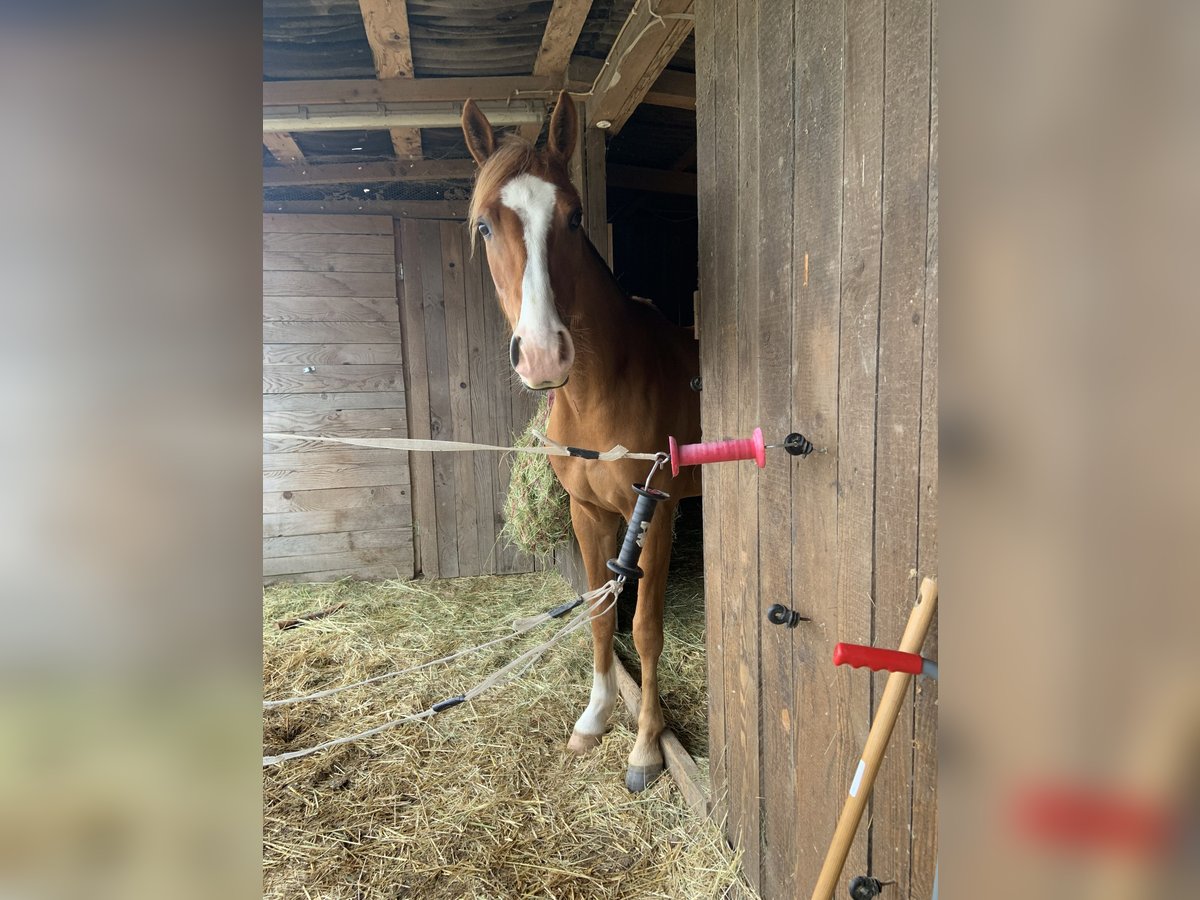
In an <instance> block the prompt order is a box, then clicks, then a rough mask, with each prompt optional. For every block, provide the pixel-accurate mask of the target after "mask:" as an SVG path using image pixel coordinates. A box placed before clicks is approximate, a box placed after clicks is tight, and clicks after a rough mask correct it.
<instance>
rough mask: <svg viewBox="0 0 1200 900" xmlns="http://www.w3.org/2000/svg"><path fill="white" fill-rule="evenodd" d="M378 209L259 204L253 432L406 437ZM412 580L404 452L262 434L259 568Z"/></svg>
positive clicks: (396, 322)
mask: <svg viewBox="0 0 1200 900" xmlns="http://www.w3.org/2000/svg"><path fill="white" fill-rule="evenodd" d="M403 362H404V357H403V354H402V352H401V340H400V317H399V310H398V307H397V303H396V265H395V255H394V247H393V237H392V220H391V218H390V217H388V216H322V215H265V216H263V431H264V432H296V433H307V434H329V435H335V436H346V437H354V436H359V437H370V436H375V437H405V436H406V435H407V432H408V425H407V422H406V419H405V396H404V378H403ZM346 575H354V576H357V577H360V578H411V577H412V575H413V539H412V512H411V504H410V498H409V469H408V459H407V457H406V455H405V454H403V453H398V452H396V451H394V450H371V449H362V448H358V447H348V446H337V445H332V444H323V443H318V442H315V441H303V440H291V439H288V440H283V439H274V438H273V439H270V440H268V439H266V438H264V439H263V579H264V581H266V582H268V583H269V582H274V581H332V580H335V579H337V578H341V577H343V576H346Z"/></svg>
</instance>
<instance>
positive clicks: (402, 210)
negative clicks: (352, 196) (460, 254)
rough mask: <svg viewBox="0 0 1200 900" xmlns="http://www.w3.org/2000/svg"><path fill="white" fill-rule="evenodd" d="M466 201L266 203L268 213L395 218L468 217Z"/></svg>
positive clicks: (463, 218)
mask: <svg viewBox="0 0 1200 900" xmlns="http://www.w3.org/2000/svg"><path fill="white" fill-rule="evenodd" d="M467 206H468V202H467V201H466V200H263V210H264V211H266V212H279V213H282V212H288V213H297V214H304V215H307V214H310V213H324V212H335V213H346V214H349V215H387V216H392V217H393V218H396V219H460V220H465V219H466V218H467Z"/></svg>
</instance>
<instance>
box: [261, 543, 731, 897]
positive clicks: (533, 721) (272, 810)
mask: <svg viewBox="0 0 1200 900" xmlns="http://www.w3.org/2000/svg"><path fill="white" fill-rule="evenodd" d="M675 574H676V575H677V576H682V577H676V578H674V579H673V586H672V596H671V597H670V598H669V599H668V610H669V611H668V621H667V640H666V649H665V650H664V654H663V664H662V674H661V676H660V677H661V681H662V687H663V694H664V703H665V706H666V713H667V716H668V721H669V724H670V725H671V727H673V728H674V729H675V730H676V731H677V733H679V734H680V737H681V739H682V740H683V741H684V743H685V745H687V746H688V747H689V749H691V750H692V751H693V752H694V753H696V752H701V753H702V752H703V747H704V745H705V741H704V724H703V723H704V717H705V710H704V704H705V702H706V701H705V696H704V678H703V648H704V638H703V599H702V591H701V589H700V585H699V569H698V567H697V568H695V570H694V571H693V572H692V573H691V577H689V571H688V569H687V565H686V564H683V565H681V566H680V567H679V570H678V571H677V572H676V573H675ZM689 585H690V586H689ZM571 595H572V591H571V589H570V587H569V586H568V585H567V583H566V582H565V581H564V580H562V579H561V578H560V577H559V576H558V575H557V574H553V573H539V574H534V575H522V576H505V577H488V578H473V579H470V578H464V579H452V580H446V581H440V582H420V581H418V582H386V583H382V584H363V583H348V582H347V583H341V584H337V585H277V586H273V587H270V588H267V589H266V590H265V591H264V602H263V606H264V621H263V645H264V660H263V663H264V664H263V677H264V693H265V696H266V697H267V698H278V697H286V696H292V695H295V694H300V693H307V692H311V691H315V690H320V689H324V688H327V687H333V686H337V685H339V684H345V683H348V682H352V681H357V680H359V679H361V678H365V677H369V676H374V675H378V674H382V673H385V672H388V671H391V670H394V669H399V668H405V667H408V666H411V665H414V664H416V663H419V662H422V661H424V660H428V659H432V658H437V657H439V656H442V655H444V654H446V653H449V652H452V651H453V650H455V649H458V648H461V647H463V646H469V645H473V644H477V643H480V642H481V641H484V640H487V639H490V638H492V637H497V636H499V635H502V634H505V633H509V632H511V622H512V621H513V620H514V619H517V618H520V617H523V616H529V615H533V614H535V613H538V612H541V611H544V610H546V609H548V608H550V607H552V606H554V605H555V604H556V603H559V602H561V601H562V600H564V599H567V598H569V597H570V596H571ZM339 602H345V603H346V606H345V607H344V608H342V609H340V610H339V611H338V612H336V613H335V614H333V615H331V616H329V617H328V618H326V619H322V620H320V621H317V622H312V623H309V624H305V625H304V626H302V627H299V628H296V629H294V630H290V631H279V630H278V629H277V628H275V627H274V624H273V622H274V620H276V619H281V618H286V617H289V616H295V615H298V614H302V613H305V612H310V611H312V610H314V609H319V608H323V607H326V606H329V605H331V604H334V603H339ZM697 625H698V626H699V630H698V631H697ZM552 631H553V626H550V625H547V626H543V627H542V628H539V629H537V630H535V631H534V632H532V633H530V634H528V635H523V636H521V637H518V638H516V639H514V640H512V641H509V642H506V643H504V644H500V645H498V646H496V647H492V648H489V649H488V650H486V651H483V652H482V653H480V654H478V655H475V656H473V657H468V658H465V659H463V660H459V661H456V662H455V663H452V664H450V665H448V666H440V667H436V668H433V669H428V670H425V671H422V672H419V673H415V674H413V675H409V676H404V677H402V678H397V679H394V680H388V681H383V682H380V683H377V684H374V685H370V686H367V687H364V688H359V689H354V690H350V691H346V692H344V693H341V694H338V695H336V696H334V697H328V698H324V699H320V700H314V701H312V702H309V703H305V704H300V705H297V706H290V707H282V708H277V709H271V710H267V711H265V712H264V753H265V754H277V753H280V752H286V751H290V750H295V749H298V748H302V747H308V746H311V745H313V744H317V743H320V742H322V741H324V740H328V739H330V738H332V737H337V736H340V735H343V734H349V733H353V732H356V731H361V730H363V729H365V728H369V727H372V726H375V725H378V724H381V723H383V722H386V721H388V720H390V719H393V718H396V717H397V716H401V715H404V714H406V713H409V712H414V711H418V710H420V709H423V708H425V707H427V706H429V704H430V703H432V702H434V701H436V700H438V699H441V698H443V697H447V696H452V695H454V694H457V693H460V692H461V691H463V690H465V689H466V688H468V687H470V686H471V685H473V684H475V682H476V681H478V680H479V678H480V677H482V675H483V674H484V673H486V672H489V671H492V670H493V669H495V668H497V667H498V666H499V665H501V664H503V663H504V662H505V661H507V660H508V659H511V658H512V656H514V655H516V654H517V653H519V652H520V651H521V650H523V649H526V648H528V647H531V646H533V645H535V644H537V643H540V642H541V641H542V640H543V639H545V638H546V637H547V636H548V635H549V634H550V633H552ZM629 649H631V648H628V647H625V648H623V649H622V650H621V652H622V655H623V656H624V657H627V658H629V657H630V654H629V653H628V652H627V651H628V650H629ZM632 659H633V660H634V661H636V654H632ZM697 667H698V671H699V678H698V681H696V672H697ZM631 669H632V670H634V671H636V666H632V667H631ZM693 681H696V683H693ZM590 684H591V649H590V637H589V636H588V634H587V632H586V629H584V630H581V631H579V632H577V633H574V634H572V635H570V636H569V637H568V638H567V639H566V640H565V641H564V642H563V643H562V644H560V645H559V646H557V647H556V648H554V649H553V650H552V651H551V652H550V653H549V654H548V655H547V656H546V657H544V658H543V659H542V661H541V662H540V663H538V664H537V665H536V666H535V667H534V668H533V669H532V670H531V671H530V672H529V673H528V675H526V676H525V677H524V678H522V679H520V680H519V681H515V682H513V683H510V684H507V685H503V686H500V687H498V688H496V689H495V690H494V691H493V692H492V693H490V694H487V695H484V696H482V697H480V698H478V699H476V700H475V701H473V702H471V703H468V704H463V705H461V706H458V707H455V708H454V709H452V710H448V711H447V712H445V713H442V714H441V715H439V716H436V717H434V718H432V719H429V720H426V721H423V722H419V723H408V724H404V725H400V726H398V727H396V728H392V729H390V730H387V731H384V732H382V733H380V734H378V735H375V736H373V737H371V738H368V739H366V740H364V741H362V742H359V743H354V744H349V745H344V746H339V747H335V748H332V749H330V750H327V751H323V752H321V753H318V754H315V755H313V756H308V757H305V758H303V759H298V760H293V761H289V762H284V763H282V764H280V765H277V766H272V767H268V768H265V769H264V775H263V777H264V857H263V859H264V862H263V865H264V872H263V880H264V896H265V897H268V898H289V900H290V898H305V897H312V898H316V897H321V898H330V900H338V898H356V900H358V898H389V900H392V898H410V897H411V898H422V900H424V898H476V897H478V898H484V897H486V898H510V897H512V898H525V897H530V898H532V897H545V898H592V897H597V898H599V897H606V898H616V897H621V898H644V897H645V898H658V897H661V898H692V897H696V898H702V897H703V898H707V897H713V898H718V897H738V898H742V897H752V896H753V894H752V892H751V891H750V890H749V889H748V888H747V887H746V885H745V883H744V881H743V879H742V878H741V876H740V872H739V869H738V860H737V858H736V856H735V855H734V854H733V853H732V852H731V851H730V850H729V849H728V847H727V846H726V845H725V843H724V840H723V837H722V835H721V833H720V830H719V828H718V827H717V826H716V825H715V824H714V823H712V822H711V821H708V820H701V819H698V818H696V817H695V816H694V815H693V814H692V813H691V812H690V811H689V810H688V809H687V807H686V805H685V804H684V802H683V800H682V798H681V796H680V795H679V792H678V790H677V789H676V787H675V786H674V784H673V783H672V781H671V777H670V775H669V774H668V775H666V776H664V777H663V778H662V779H660V780H659V781H658V782H657V783H656V784H655V785H653V786H652V787H651V789H650V790H648V791H646V792H645V793H644V794H640V795H631V794H629V793H628V792H627V791H626V790H625V787H624V783H623V776H624V769H625V757H626V755H627V754H628V752H629V750H630V748H631V747H632V744H633V734H632V732H631V728H632V727H633V724H634V723H633V722H632V721H631V720H630V717H629V715H628V713H627V712H626V710H625V708H624V706H623V705H622V704H618V715H616V716H614V727H613V730H612V732H611V733H610V734H609V735H608V736H607V737H606V739H605V741H604V743H603V744H602V745H601V747H600V748H599V749H598V750H597V751H595V752H594V753H593V754H591V755H590V756H587V757H584V758H577V757H574V756H571V755H569V754H567V753H566V752H565V751H564V747H565V743H566V739H567V736H568V735H569V733H570V730H571V726H572V724H573V722H574V720H575V718H576V717H577V716H578V714H579V712H580V711H581V710H582V709H583V707H584V706H585V705H586V703H587V697H588V690H589V688H590ZM697 761H698V762H699V763H700V764H701V767H702V769H705V768H706V766H704V765H703V762H704V761H703V759H699V760H697Z"/></svg>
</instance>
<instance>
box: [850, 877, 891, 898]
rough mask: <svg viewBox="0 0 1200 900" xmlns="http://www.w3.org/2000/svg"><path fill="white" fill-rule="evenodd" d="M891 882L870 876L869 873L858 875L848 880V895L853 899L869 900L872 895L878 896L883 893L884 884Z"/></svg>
mask: <svg viewBox="0 0 1200 900" xmlns="http://www.w3.org/2000/svg"><path fill="white" fill-rule="evenodd" d="M891 883H892V882H890V881H880V880H879V879H878V878H872V877H871V876H870V875H858V876H856V877H855V878H854V880H853V881H851V882H850V896H851V897H853V898H854V900H871V898H872V897H878V896H879V895H880V894H881V893H883V886H884V885H885V884H891Z"/></svg>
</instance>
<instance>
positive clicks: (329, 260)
mask: <svg viewBox="0 0 1200 900" xmlns="http://www.w3.org/2000/svg"><path fill="white" fill-rule="evenodd" d="M263 270H264V271H267V272H389V273H394V272H395V271H396V261H395V259H394V258H393V257H392V256H391V255H389V254H385V253H284V252H278V251H266V252H264V253H263Z"/></svg>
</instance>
